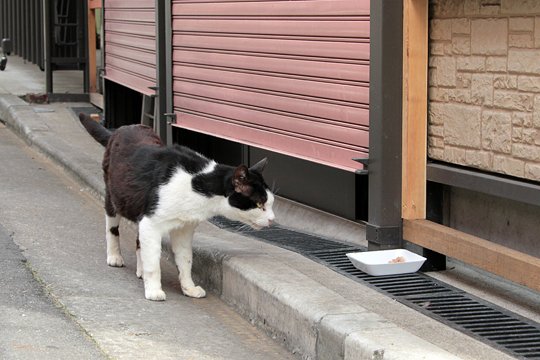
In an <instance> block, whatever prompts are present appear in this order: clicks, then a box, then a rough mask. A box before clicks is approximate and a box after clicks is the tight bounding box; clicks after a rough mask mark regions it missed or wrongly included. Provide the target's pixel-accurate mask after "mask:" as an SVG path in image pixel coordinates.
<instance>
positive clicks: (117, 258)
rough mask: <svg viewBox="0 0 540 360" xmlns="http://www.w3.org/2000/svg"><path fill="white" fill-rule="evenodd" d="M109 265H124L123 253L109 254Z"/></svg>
mask: <svg viewBox="0 0 540 360" xmlns="http://www.w3.org/2000/svg"><path fill="white" fill-rule="evenodd" d="M107 265H109V266H114V267H122V266H124V258H123V257H122V255H109V256H107Z"/></svg>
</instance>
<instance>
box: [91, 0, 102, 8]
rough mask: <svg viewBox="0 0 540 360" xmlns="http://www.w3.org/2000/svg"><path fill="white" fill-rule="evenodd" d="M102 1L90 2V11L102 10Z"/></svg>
mask: <svg viewBox="0 0 540 360" xmlns="http://www.w3.org/2000/svg"><path fill="white" fill-rule="evenodd" d="M101 7H102V1H101V0H88V8H89V9H101Z"/></svg>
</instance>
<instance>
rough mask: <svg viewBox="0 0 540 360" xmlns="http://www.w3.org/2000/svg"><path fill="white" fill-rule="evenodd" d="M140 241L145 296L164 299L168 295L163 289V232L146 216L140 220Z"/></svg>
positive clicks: (158, 299)
mask: <svg viewBox="0 0 540 360" xmlns="http://www.w3.org/2000/svg"><path fill="white" fill-rule="evenodd" d="M139 241H140V245H141V249H140V262H142V275H143V280H144V296H145V297H146V298H147V299H148V300H154V301H163V300H165V298H166V295H165V292H164V291H163V290H162V289H161V267H160V263H159V262H160V259H161V232H160V231H159V230H158V229H157V228H156V227H155V225H154V224H153V223H152V221H150V220H149V219H148V218H146V217H144V218H143V219H142V220H141V221H140V222H139Z"/></svg>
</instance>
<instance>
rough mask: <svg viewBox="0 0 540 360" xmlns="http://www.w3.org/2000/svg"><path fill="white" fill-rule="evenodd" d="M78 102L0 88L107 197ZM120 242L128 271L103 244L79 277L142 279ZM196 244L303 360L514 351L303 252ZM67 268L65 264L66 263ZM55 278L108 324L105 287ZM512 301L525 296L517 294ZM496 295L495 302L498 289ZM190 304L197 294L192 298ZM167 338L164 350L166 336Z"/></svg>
mask: <svg viewBox="0 0 540 360" xmlns="http://www.w3.org/2000/svg"><path fill="white" fill-rule="evenodd" d="M10 60H11V59H10ZM9 65H10V64H8V67H9ZM3 75H4V74H2V73H0V83H3V80H2V76H3ZM4 84H5V83H4ZM3 86H5V85H3ZM72 105H73V104H52V105H29V104H26V103H25V102H23V101H22V100H20V99H19V98H17V97H15V96H13V95H0V119H2V120H3V121H5V122H6V123H7V124H8V126H9V127H10V128H11V129H13V130H14V131H15V132H16V133H17V134H19V135H20V136H21V137H22V138H24V139H25V140H26V141H27V142H28V143H29V144H30V145H32V147H33V148H34V149H35V150H38V151H40V152H42V153H43V154H45V155H46V156H48V157H50V158H51V159H52V160H53V161H54V162H56V163H58V164H60V166H61V168H62V169H63V171H67V172H68V173H71V174H72V175H74V176H75V178H76V179H77V180H78V181H79V182H80V184H81V189H82V192H83V193H92V194H94V195H96V196H97V197H98V198H99V197H100V196H102V194H103V184H102V182H101V170H100V161H101V155H102V152H103V149H102V148H100V146H99V145H97V144H96V143H94V142H93V140H92V139H90V137H89V136H88V135H87V134H86V133H85V132H84V130H83V129H82V127H81V126H80V125H79V124H78V121H77V119H76V116H75V114H74V113H73V112H71V110H69V109H68V106H72ZM48 111H50V112H48ZM66 211H67V212H69V211H70V210H66ZM278 216H279V214H278ZM103 221H104V220H103V219H94V220H91V221H89V219H86V221H85V220H84V219H78V220H73V223H72V224H71V225H72V226H77V227H79V226H80V227H81V232H82V233H84V230H83V229H84V228H85V227H86V226H88V223H92V224H93V225H95V226H98V227H103ZM305 221H309V220H307V219H306V220H305ZM300 227H301V225H300ZM124 228H125V229H124V232H123V234H126V232H127V233H129V231H130V229H132V227H130V226H129V225H127V226H124ZM124 239H125V237H124ZM88 241H95V239H93V240H88ZM122 244H123V246H124V247H125V248H123V251H124V254H126V255H127V256H126V257H127V258H128V259H130V260H128V261H127V263H128V264H127V266H126V268H123V269H108V268H106V266H104V265H103V263H104V261H103V258H104V255H103V254H104V246H103V244H100V246H98V248H96V250H94V251H93V252H92V253H87V254H85V255H86V256H88V257H90V258H91V259H92V262H91V264H90V263H89V265H88V266H86V267H85V268H84V269H80V270H79V271H78V273H77V274H78V275H80V276H83V275H85V274H93V273H94V272H99V276H100V277H101V278H102V279H103V281H104V282H108V281H110V280H111V279H110V277H111V276H121V277H133V278H134V277H135V276H134V274H133V273H134V271H135V270H134V265H133V254H132V250H133V249H132V244H131V241H123V242H122ZM19 245H21V244H19ZM194 247H195V249H194V252H195V263H194V272H195V275H196V277H197V278H198V279H199V281H201V282H202V284H203V285H204V286H205V287H206V288H207V290H212V291H213V293H214V294H216V296H218V297H219V298H220V299H221V300H222V301H224V302H226V303H228V304H230V305H231V306H232V308H234V309H235V310H237V312H238V313H239V314H241V315H242V316H243V317H244V318H247V319H249V320H250V321H251V322H252V323H254V324H256V325H258V326H259V327H261V328H262V329H264V330H265V331H266V332H267V333H269V334H271V335H272V337H274V338H275V339H276V340H277V341H278V342H281V343H283V344H284V345H285V346H286V347H287V348H289V349H290V350H293V351H294V352H296V353H298V354H301V355H302V356H303V357H304V358H311V359H315V358H318V359H342V358H344V359H379V358H381V359H382V358H384V359H479V360H481V359H486V360H487V359H490V360H491V359H507V358H509V357H508V356H507V355H505V354H503V353H501V352H499V351H497V350H495V349H493V348H491V347H489V346H487V345H485V344H482V343H480V342H478V341H476V340H474V339H472V338H470V337H468V336H466V335H464V334H461V333H459V332H457V331H454V330H452V329H450V328H448V327H447V326H445V325H443V324H441V323H439V322H437V321H434V320H432V319H430V318H428V317H426V316H424V315H422V314H420V313H418V312H416V311H414V310H412V309H410V308H408V307H406V306H403V305H401V304H399V303H397V302H395V301H393V300H392V299H391V298H389V297H386V296H384V295H382V294H380V293H378V292H376V291H374V290H372V289H370V288H368V287H366V286H363V285H361V284H359V283H356V282H354V281H352V280H349V279H347V278H345V277H343V276H341V275H339V274H337V273H335V272H333V271H332V270H329V269H327V268H325V267H324V266H321V265H319V264H317V263H314V262H312V261H310V260H308V259H306V258H304V257H303V256H301V255H298V254H296V253H292V252H289V251H286V250H283V249H280V248H277V247H274V246H271V245H268V244H266V243H263V242H259V241H256V240H253V239H249V238H245V237H242V236H240V235H238V234H236V233H230V232H227V231H224V230H220V229H218V228H216V227H214V226H212V225H210V224H207V223H205V224H203V225H201V226H200V228H199V230H198V232H197V234H196V237H195V244H194ZM100 249H101V250H100ZM73 251H74V252H76V251H77V250H76V249H73ZM129 254H131V258H130V257H129ZM165 263H167V262H165ZM61 265H62V264H58V266H59V267H60V266H61ZM35 271H36V272H37V274H40V272H41V271H45V270H44V269H39V268H38V269H35ZM113 274H114V275H113ZM118 274H120V275H118ZM452 274H453V273H452V272H450V276H447V278H451V277H452V276H453V275H452ZM455 274H456V275H455V276H453V277H455V278H456V279H458V280H459V281H461V282H462V283H467V282H469V284H468V285H469V287H470V288H471V289H472V290H474V289H475V286H474V282H475V281H483V280H484V279H483V278H480V280H478V279H477V280H474V279H475V277H478V276H479V275H478V273H476V272H475V273H474V275H473V276H469V275H467V274H466V272H456V273H455ZM175 279H176V277H175V276H171V277H170V278H169V279H168V280H166V285H165V287H166V288H167V290H166V292H167V293H168V300H167V302H166V303H165V305H160V304H155V303H152V302H148V301H144V296H143V294H142V288H141V289H139V290H140V291H139V294H137V295H135V297H133V294H134V293H137V291H133V292H130V294H129V295H130V296H131V297H130V298H129V299H125V301H130V302H140V303H141V306H143V307H144V308H147V309H154V308H155V307H156V308H157V307H160V306H161V307H168V306H172V305H169V304H170V302H169V300H170V299H171V295H172V294H174V295H173V297H172V298H173V299H175V298H176V296H178V299H182V297H181V296H180V295H179V293H180V291H179V290H178V286H177V284H176V280H175ZM52 280H54V278H52V279H51V281H52ZM51 284H53V285H52V286H50V291H51V293H52V295H53V296H54V297H55V298H56V299H58V301H59V302H60V303H62V304H63V305H64V306H66V308H67V309H68V311H69V312H70V313H71V314H73V316H74V317H75V318H77V319H79V318H80V319H83V320H84V321H80V325H81V326H82V327H83V328H84V329H86V327H89V328H100V329H102V330H103V328H106V327H107V321H103V313H105V312H106V305H104V306H105V308H101V307H95V308H93V309H87V308H86V309H85V307H84V304H81V303H80V302H78V301H76V298H77V297H78V296H80V294H87V293H92V292H93V291H94V290H95V291H96V292H97V294H99V292H100V289H99V286H98V287H97V288H96V289H89V288H86V287H85V286H84V285H83V284H78V285H80V286H76V287H74V288H72V289H70V291H69V292H63V291H57V290H56V287H55V286H54V281H52V282H51ZM505 286H506V285H505V284H495V285H493V287H495V288H496V289H497V291H502V292H504V291H505V290H504V289H505ZM481 290H483V291H485V289H481ZM101 291H102V289H101ZM119 291H120V290H119ZM514 298H515V299H517V298H520V299H523V300H521V301H517V300H516V301H514ZM184 299H185V298H184ZM493 299H494V300H497V296H494V298H493ZM493 299H492V300H493ZM506 299H507V303H510V305H512V306H515V310H517V311H520V312H522V313H523V314H525V315H538V309H539V308H538V297H537V296H535V294H534V293H531V292H527V291H526V290H525V289H521V288H519V289H515V288H513V289H512V291H511V293H510V294H506ZM179 301H180V300H179ZM190 301H197V300H189V301H186V300H184V302H190ZM202 301H205V300H202ZM146 315H147V314H146V313H144V312H143V313H142V314H141V315H140V316H143V318H144V319H146V321H147V322H150V324H153V325H149V326H158V327H159V322H160V321H161V320H160V319H159V318H158V319H152V318H150V317H148V318H146V317H145V316H146ZM228 316H231V314H227V317H228ZM141 321H144V320H141ZM152 321H155V323H153V322H152ZM123 335H125V336H127V335H126V334H123ZM94 339H95V340H96V342H97V343H98V344H99V345H100V346H105V345H107V344H108V342H107V337H106V336H104V337H99V336H97V337H94ZM127 339H129V337H127ZM104 344H105V345H104ZM109 345H110V344H109ZM160 345H161V346H163V347H164V348H166V347H167V341H164V342H162V343H160ZM111 346H112V345H111ZM382 354H384V355H382Z"/></svg>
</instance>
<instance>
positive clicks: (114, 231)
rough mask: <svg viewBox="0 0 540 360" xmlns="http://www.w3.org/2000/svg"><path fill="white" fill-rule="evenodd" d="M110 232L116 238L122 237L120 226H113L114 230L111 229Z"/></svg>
mask: <svg viewBox="0 0 540 360" xmlns="http://www.w3.org/2000/svg"><path fill="white" fill-rule="evenodd" d="M109 231H110V232H111V234H113V235H114V236H120V231H119V230H118V226H113V227H112V228H110V229H109Z"/></svg>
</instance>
